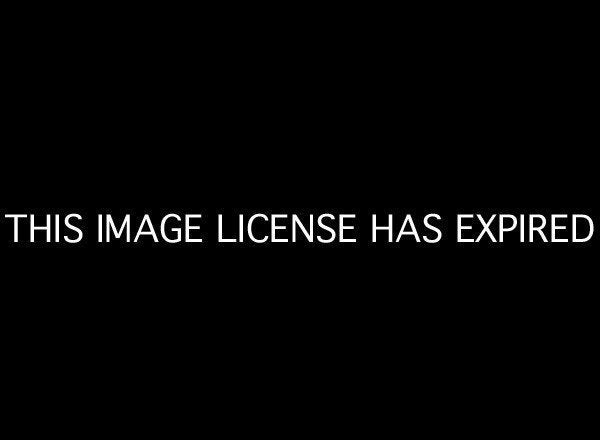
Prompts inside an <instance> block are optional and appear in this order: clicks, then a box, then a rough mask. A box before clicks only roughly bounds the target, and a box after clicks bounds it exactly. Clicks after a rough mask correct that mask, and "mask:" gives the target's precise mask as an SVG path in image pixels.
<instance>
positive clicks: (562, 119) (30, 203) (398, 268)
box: [1, 9, 598, 432]
mask: <svg viewBox="0 0 600 440" xmlns="http://www.w3.org/2000/svg"><path fill="white" fill-rule="evenodd" d="M52 12H57V11H52ZM153 12H157V11H153ZM163 12H164V11H163ZM247 12H248V14H247V13H246V12H240V11H239V10H237V9H236V11H233V10H232V11H228V12H227V13H225V14H224V15H223V14H221V15H216V14H215V13H214V12H212V11H211V12H207V11H204V12H195V13H193V14H190V15H188V14H186V13H184V12H183V11H180V12H177V13H175V15H173V16H171V15H170V14H169V15H167V14H166V13H165V15H164V16H163V14H162V12H161V14H159V15H160V18H156V16H155V15H152V17H150V16H147V15H146V13H145V12H144V13H141V12H140V11H137V12H136V13H133V14H127V15H126V14H125V13H124V12H122V13H119V14H114V16H112V15H111V16H110V17H107V18H102V19H100V18H99V17H100V15H97V14H100V12H97V13H96V12H95V13H94V14H92V15H85V19H83V18H82V16H78V18H77V19H75V18H74V19H66V22H65V23H63V22H62V21H57V20H50V19H48V16H46V17H45V16H44V14H43V13H41V14H40V16H36V17H35V19H34V18H33V15H36V14H34V13H33V12H32V11H30V12H28V14H26V15H25V16H23V17H24V19H25V20H24V21H19V23H18V24H16V25H15V26H14V29H10V30H8V31H7V39H6V44H5V52H4V55H3V66H4V67H3V70H4V72H3V73H4V74H5V79H4V80H3V85H4V87H3V96H4V99H3V110H4V111H3V124H2V125H3V133H4V136H3V137H4V142H3V156H4V158H3V160H2V173H1V176H2V177H1V179H2V201H1V202H2V205H1V206H2V213H3V214H4V213H5V212H31V213H42V212H43V213H67V212H79V213H83V214H86V215H87V216H89V215H92V214H94V213H96V212H105V211H107V210H110V211H113V212H124V211H131V212H151V213H153V214H155V215H158V214H160V213H163V212H169V211H175V212H179V213H186V212H190V213H202V214H204V215H205V216H206V217H208V218H210V217H211V216H214V215H215V214H216V213H217V212H222V211H229V212H237V211H239V210H243V211H246V212H252V211H256V212H288V213H292V212H294V213H319V212H325V211H328V212H334V213H335V212H356V213H359V215H361V243H360V244H359V245H348V246H342V245H338V246H331V247H326V248H323V247H321V248H317V247H291V246H285V245H283V246H275V245H273V246H268V247H262V248H252V247H244V248H234V249H232V248H227V249H225V248H218V247H216V246H214V245H210V244H207V245H206V246H199V247H175V248H164V247H158V248H154V247H152V246H138V247H129V248H128V247H126V246H124V247H117V248H115V247H111V248H102V247H98V246H95V245H94V244H93V243H88V244H83V245H81V246H76V247H63V246H54V247H53V246H39V247H35V248H31V247H27V246H23V247H20V246H10V245H9V243H8V242H7V240H4V242H3V245H2V254H3V257H5V258H3V263H2V264H3V270H2V273H3V278H4V282H3V284H4V285H5V286H6V287H5V288H3V289H2V291H3V295H2V301H3V303H4V304H3V307H2V311H3V314H4V315H5V319H3V324H4V327H5V331H4V338H3V339H4V341H5V347H6V348H5V355H6V356H5V358H6V362H5V365H7V366H8V367H9V370H10V373H9V374H8V375H7V376H6V382H7V384H8V385H9V386H10V388H11V389H13V388H14V389H15V393H14V394H11V396H14V397H11V404H10V408H11V412H12V413H13V414H15V415H20V416H23V414H31V410H32V409H34V408H35V409H38V410H40V411H39V412H40V413H41V414H45V415H46V417H47V418H45V419H44V420H47V421H46V422H44V423H49V424H52V425H57V426H63V423H67V424H71V423H73V420H74V419H77V420H78V421H83V422H88V423H86V425H87V426H88V427H89V426H99V427H107V426H109V425H112V422H113V421H123V420H128V421H131V420H133V421H134V425H136V426H138V427H148V426H150V427H152V428H153V429H158V426H157V425H160V426H163V427H165V428H166V429H167V430H168V431H171V430H174V429H176V428H180V427H181V426H183V425H184V424H183V422H184V421H191V422H192V423H193V424H201V426H198V427H200V428H202V427H203V426H204V425H203V423H205V420H207V419H208V420H210V421H212V422H213V423H214V422H216V423H217V424H218V425H219V426H221V427H222V429H225V430H230V429H239V428H242V429H251V428H255V427H256V428H261V429H266V428H269V429H273V428H274V427H275V426H276V425H278V424H279V423H281V422H283V423H282V424H283V426H284V427H285V428H286V429H287V430H286V431H282V432H288V431H290V430H291V431H295V430H298V429H306V430H308V432H314V431H313V430H312V429H313V428H312V427H313V426H315V422H317V423H318V422H323V421H328V422H330V423H329V426H330V428H329V429H331V430H332V431H331V432H337V430H340V429H344V428H350V429H357V430H358V429H359V428H363V429H365V430H366V431H365V432H372V431H373V430H375V429H383V428H384V427H386V426H387V425H388V424H389V423H391V424H392V426H395V427H396V428H399V427H400V428H401V427H403V426H407V427H408V425H404V424H403V423H405V422H401V421H402V420H407V419H408V420H410V421H412V422H413V423H416V424H418V425H420V426H421V427H422V428H423V429H426V430H431V429H440V428H441V429H455V428H460V429H465V428H467V427H469V428H471V429H473V428H474V427H475V425H477V424H478V423H481V422H483V425H484V426H485V427H486V428H487V429H488V430H490V429H491V430H497V429H507V430H509V432H512V431H510V430H511V429H512V428H511V427H512V426H514V423H515V422H522V421H525V420H528V421H532V420H533V421H534V423H532V424H531V426H532V428H533V429H540V427H548V426H551V427H553V428H556V429H557V428H558V426H557V425H559V424H560V425H561V426H563V427H566V428H568V429H573V424H572V423H573V419H572V418H571V416H572V415H573V414H576V415H577V417H578V418H579V420H580V421H581V420H583V419H584V418H585V417H586V414H588V411H589V409H586V408H587V405H586V403H585V402H586V396H589V395H590V394H591V393H592V390H593V389H595V388H594V385H593V381H592V375H591V372H592V371H593V369H594V366H595V365H596V364H595V363H594V362H592V359H593V356H592V355H593V348H594V347H593V341H594V339H595V338H596V336H597V327H598V326H597V322H596V320H595V314H596V310H597V304H596V301H595V299H594V297H593V295H594V293H595V290H597V289H596V287H595V284H594V283H593V281H595V279H594V269H595V266H596V262H597V253H596V247H597V238H595V239H594V242H593V243H590V244H587V245H560V244H559V245H552V246H544V245H541V246H522V245H521V246H518V245H515V244H508V245H506V246H486V245H482V246H460V245H458V244H456V243H455V242H454V241H455V240H454V238H455V236H454V225H453V218H454V216H455V215H456V214H457V213H460V212H477V213H487V214H490V213H512V214H518V213H530V212H531V213H545V214H549V213H585V214H588V215H592V216H593V217H594V218H595V220H596V221H597V212H598V211H597V208H596V207H595V205H596V203H595V200H596V199H595V195H594V193H593V188H594V187H595V186H596V184H595V180H596V179H595V178H594V177H595V174H594V161H593V159H592V154H593V152H592V147H593V146H594V145H596V144H597V135H596V133H595V130H594V128H595V121H596V118H597V108H596V107H595V102H596V101H597V85H596V84H595V82H594V81H593V78H595V77H597V69H596V68H595V66H594V65H593V54H594V52H593V49H594V47H593V46H592V44H591V43H592V40H591V39H589V38H590V36H589V35H588V33H591V32H592V29H591V28H589V27H588V26H587V25H586V24H585V23H584V22H583V21H582V19H581V18H580V17H575V18H569V17H567V16H566V15H565V16H563V17H561V19H560V20H559V21H556V19H553V20H550V19H549V18H543V17H542V16H541V15H540V14H539V13H536V14H532V15H527V17H526V18H524V17H525V13H524V11H521V13H520V14H516V15H514V16H513V15H510V14H509V16H506V15H504V14H500V11H496V12H494V13H487V12H483V11H481V13H480V15H477V13H476V12H475V11H469V14H466V11H445V12H441V11H427V12H425V13H420V14H416V13H414V12H412V11H404V12H397V11H395V12H393V13H392V12H385V11H380V12H376V13H374V14H371V13H369V14H367V13H366V11H353V12H354V14H351V15H347V14H346V13H344V14H338V13H332V14H328V15H327V17H326V18H325V14H324V11H321V13H319V14H308V16H307V15H306V14H303V13H301V11H295V12H293V13H284V12H283V11H281V12H280V13H276V12H275V11H272V10H270V11H269V13H268V14H267V13H266V12H265V11H262V12H261V11H255V10H253V11H247ZM305 12H306V11H305ZM338 12H339V11H338ZM446 12H448V13H449V12H453V13H454V15H446ZM538 12H539V11H538ZM69 13H70V14H73V13H74V12H73V11H70V12H69ZM250 13H253V14H251V15H249V14H250ZM75 14H76V13H75ZM278 14H280V15H278ZM470 14H474V15H470ZM184 16H185V18H184ZM69 17H70V15H69ZM102 17H104V15H102ZM257 17H259V18H260V19H259V18H257ZM517 17H518V18H517ZM63 18H65V16H64V15H63ZM375 212H376V213H380V214H387V213H395V214H405V213H413V214H423V213H428V212H438V213H440V214H441V215H443V217H444V219H445V220H446V221H447V225H448V227H447V228H445V229H444V233H445V238H444V241H443V243H441V244H440V245H438V246H420V247H417V246H413V245H411V244H410V243H407V244H406V245H401V246H394V247H377V248H376V247H374V246H371V245H369V244H368V238H369V234H368V229H367V228H366V225H368V223H364V221H365V220H368V218H369V215H370V214H371V213H375ZM363 229H366V232H365V231H363ZM3 233H5V231H3ZM4 237H6V235H4ZM54 411H56V412H58V413H61V414H63V416H62V417H54V416H52V414H53V412H54ZM36 413H38V412H36ZM40 417H41V416H40ZM173 417H174V418H173ZM40 420H41V419H40ZM92 423H93V424H92ZM578 425H579V423H578ZM48 426H50V425H48ZM133 429H139V428H135V427H134V428H133Z"/></svg>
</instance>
